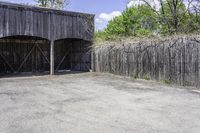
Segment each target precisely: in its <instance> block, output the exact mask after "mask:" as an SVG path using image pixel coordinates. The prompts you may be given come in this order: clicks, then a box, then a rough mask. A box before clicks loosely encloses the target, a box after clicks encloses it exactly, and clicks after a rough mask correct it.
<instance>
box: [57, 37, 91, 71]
mask: <svg viewBox="0 0 200 133" xmlns="http://www.w3.org/2000/svg"><path fill="white" fill-rule="evenodd" d="M91 44H92V43H91V42H90V41H85V40H82V39H74V38H68V39H61V40H57V41H55V43H54V61H55V62H54V64H55V67H54V68H55V72H59V71H63V70H71V71H89V70H90V69H91V51H90V50H91Z"/></svg>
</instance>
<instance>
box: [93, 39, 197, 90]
mask: <svg viewBox="0 0 200 133" xmlns="http://www.w3.org/2000/svg"><path fill="white" fill-rule="evenodd" d="M119 43H120V42H119ZM94 70H95V71H96V72H110V73H114V74H118V75H124V76H131V77H135V78H145V77H149V78H151V79H156V80H161V81H166V82H168V81H169V82H172V83H178V84H180V85H184V86H185V85H189V86H197V87H200V37H199V36H195V37H180V38H171V39H166V40H163V41H149V42H148V41H145V42H137V43H130V44H125V45H123V44H117V45H107V46H106V45H104V46H101V47H98V48H96V49H95V50H94Z"/></svg>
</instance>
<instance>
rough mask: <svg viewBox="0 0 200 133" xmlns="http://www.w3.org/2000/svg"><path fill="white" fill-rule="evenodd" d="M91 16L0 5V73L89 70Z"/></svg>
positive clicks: (92, 16) (91, 40) (92, 20)
mask: <svg viewBox="0 0 200 133" xmlns="http://www.w3.org/2000/svg"><path fill="white" fill-rule="evenodd" d="M93 36H94V15H92V14H85V13H76V12H69V11H61V10H54V9H48V8H39V7H32V6H27V5H19V4H13V3H5V2H0V74H8V73H22V72H33V73H37V72H49V73H51V74H54V72H55V71H59V70H74V71H89V70H90V69H91V46H92V44H93Z"/></svg>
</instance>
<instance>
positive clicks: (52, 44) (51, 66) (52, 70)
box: [50, 40, 54, 75]
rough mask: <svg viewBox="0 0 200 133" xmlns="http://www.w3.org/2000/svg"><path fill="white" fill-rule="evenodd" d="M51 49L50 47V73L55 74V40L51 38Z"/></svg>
mask: <svg viewBox="0 0 200 133" xmlns="http://www.w3.org/2000/svg"><path fill="white" fill-rule="evenodd" d="M50 47H51V49H50V58H51V61H50V74H51V75H54V41H53V40H51V46H50Z"/></svg>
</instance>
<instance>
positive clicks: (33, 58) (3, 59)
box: [0, 37, 50, 74]
mask: <svg viewBox="0 0 200 133" xmlns="http://www.w3.org/2000/svg"><path fill="white" fill-rule="evenodd" d="M49 69H50V44H49V41H47V40H41V39H38V38H27V37H26V38H20V39H19V38H17V39H16V38H14V39H13V38H12V39H1V40H0V73H5V74H7V73H20V72H44V71H49Z"/></svg>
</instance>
